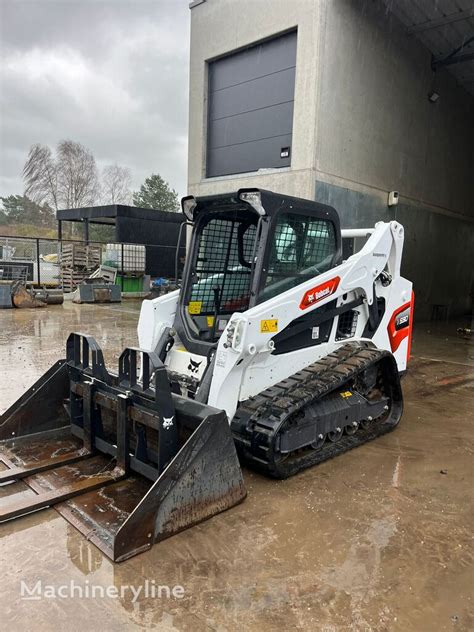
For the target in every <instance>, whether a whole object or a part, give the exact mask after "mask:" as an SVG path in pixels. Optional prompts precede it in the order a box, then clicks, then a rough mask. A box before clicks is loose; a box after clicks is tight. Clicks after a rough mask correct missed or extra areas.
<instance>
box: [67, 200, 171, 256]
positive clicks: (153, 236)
mask: <svg viewBox="0 0 474 632" xmlns="http://www.w3.org/2000/svg"><path fill="white" fill-rule="evenodd" d="M56 219H57V220H58V239H61V238H62V222H80V223H82V224H83V226H84V240H85V241H89V224H108V225H112V226H115V240H116V241H119V242H128V243H140V244H167V245H170V246H175V245H176V243H177V238H178V230H179V225H180V224H181V223H182V221H183V217H182V215H181V213H170V212H167V211H159V210H156V209H150V208H139V207H136V206H126V205H123V204H110V205H107V206H90V207H84V208H70V209H63V210H60V211H57V212H56ZM166 237H169V239H166Z"/></svg>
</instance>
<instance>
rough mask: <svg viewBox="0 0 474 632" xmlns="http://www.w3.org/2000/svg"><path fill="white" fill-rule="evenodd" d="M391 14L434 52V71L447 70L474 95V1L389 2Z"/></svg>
mask: <svg viewBox="0 0 474 632" xmlns="http://www.w3.org/2000/svg"><path fill="white" fill-rule="evenodd" d="M386 5H387V6H388V8H389V9H390V11H391V12H392V13H393V14H394V15H396V16H397V18H398V19H399V20H400V21H401V22H402V23H403V24H404V25H405V26H406V27H407V34H408V35H409V36H412V37H417V38H418V39H419V40H420V41H421V42H422V43H423V44H424V45H425V46H426V48H428V50H430V51H431V53H432V62H431V65H432V68H433V70H437V69H438V68H442V67H446V69H447V70H449V72H451V73H452V74H453V75H454V76H455V77H456V79H457V81H458V83H459V84H460V85H462V86H463V87H464V88H465V89H466V90H467V91H468V92H470V93H471V94H473V95H474V3H473V1H472V0H436V1H434V0H396V1H395V2H394V1H392V0H386Z"/></svg>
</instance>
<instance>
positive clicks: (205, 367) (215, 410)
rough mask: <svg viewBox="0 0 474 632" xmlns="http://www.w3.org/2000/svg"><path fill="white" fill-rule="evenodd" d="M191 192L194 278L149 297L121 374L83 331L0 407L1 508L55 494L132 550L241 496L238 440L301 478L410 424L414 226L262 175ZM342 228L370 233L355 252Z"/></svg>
mask: <svg viewBox="0 0 474 632" xmlns="http://www.w3.org/2000/svg"><path fill="white" fill-rule="evenodd" d="M182 204H183V211H184V214H185V216H186V218H187V225H188V226H192V235H191V241H190V245H189V249H188V256H187V259H186V264H185V269H184V273H183V282H182V287H181V289H180V290H177V291H174V292H171V293H169V294H166V295H164V296H161V297H159V298H157V299H154V300H150V301H144V302H143V305H142V309H141V313H140V320H139V324H138V337H139V345H140V346H139V348H128V349H125V350H124V351H123V353H122V355H121V357H120V359H119V367H118V371H117V372H116V373H113V372H111V371H110V372H109V371H108V370H107V368H106V366H105V364H104V359H103V355H102V351H101V349H100V348H99V346H98V345H97V343H96V342H95V340H94V339H93V338H91V337H89V336H87V335H84V334H78V333H74V334H71V335H70V336H69V339H68V342H67V353H66V359H65V360H60V361H58V362H57V363H56V364H55V365H54V366H53V367H51V369H50V370H49V371H48V372H47V373H46V374H45V375H44V376H43V377H42V378H41V379H40V380H38V382H37V383H36V384H35V385H34V386H33V387H32V388H30V389H29V391H27V392H26V393H25V394H24V395H23V396H22V397H21V398H20V399H19V400H18V401H17V402H16V403H15V404H13V406H11V407H10V409H9V410H7V411H6V412H5V413H4V414H3V415H2V417H1V418H0V459H1V461H2V462H3V464H4V466H5V467H4V470H3V471H1V472H0V483H4V485H2V486H1V488H0V489H1V492H2V496H3V498H2V500H3V503H2V504H1V507H0V521H4V520H9V519H13V518H16V517H19V516H21V515H23V514H25V513H29V512H31V511H35V510H38V509H41V508H43V507H47V506H54V507H55V508H56V509H57V511H59V513H60V514H62V515H63V516H64V517H65V518H66V519H67V520H69V521H70V522H71V523H72V524H73V525H75V526H76V527H77V528H78V529H79V530H80V531H81V532H82V533H83V534H84V535H86V537H87V538H88V539H89V540H91V541H92V542H94V543H95V544H96V545H97V546H98V547H99V548H100V549H101V550H102V551H103V552H104V553H105V554H106V555H108V556H109V557H110V558H111V559H113V560H114V561H121V560H124V559H126V558H128V557H131V556H133V555H135V554H137V553H140V552H141V551H144V550H146V549H148V548H150V547H151V546H152V544H153V543H154V542H156V541H159V540H161V539H163V538H166V537H168V536H170V535H172V534H174V533H176V532H178V531H180V530H182V529H185V528H187V527H189V526H191V525H193V524H196V523H197V522H200V521H202V520H204V519H206V518H209V517H210V516H212V515H214V514H216V513H218V512H220V511H223V510H225V509H227V508H229V507H231V506H233V505H235V504H237V503H238V502H240V501H241V500H243V498H244V497H245V488H244V484H243V479H242V473H241V469H240V465H239V461H238V458H237V453H239V454H240V455H241V458H242V460H243V461H245V462H247V463H249V464H250V465H251V466H254V467H256V468H258V469H259V470H261V471H263V472H265V473H267V474H269V475H270V476H273V477H278V478H285V477H287V476H291V475H293V474H295V473H297V472H299V471H301V470H302V469H304V468H307V467H309V466H311V465H314V464H316V463H319V462H321V461H324V460H326V459H328V458H332V457H334V456H336V455H338V454H340V453H342V452H345V451H346V450H349V449H351V448H353V447H356V446H358V445H361V444H363V443H365V442H367V441H369V440H372V439H374V438H376V437H378V436H380V435H382V434H384V433H386V432H388V431H390V430H393V429H394V428H395V426H396V425H397V424H398V422H399V420H400V417H401V414H402V406H403V401H402V393H401V388H400V378H399V373H400V372H403V371H404V370H405V368H406V364H407V360H408V358H409V355H410V339H411V328H412V321H413V292H412V285H411V283H410V282H409V281H407V280H406V279H404V278H402V277H401V276H400V263H401V257H402V248H403V227H402V226H401V225H400V224H398V223H397V222H395V221H392V222H389V223H383V222H379V223H378V224H376V226H375V227H374V228H372V229H367V230H365V229H357V230H343V231H341V229H340V225H339V218H338V215H337V213H336V211H335V210H334V209H333V208H331V207H329V206H325V205H323V204H318V203H316V202H312V201H308V200H303V199H298V198H292V197H288V196H285V195H279V194H276V193H271V192H269V191H263V190H257V189H242V190H240V191H238V192H237V193H234V194H226V195H219V196H212V197H202V198H198V199H194V198H193V197H187V198H184V199H183V202H182ZM183 226H184V225H183ZM343 238H347V239H348V240H352V241H353V240H354V239H357V240H359V241H364V242H365V243H363V245H362V247H361V248H360V250H359V251H358V252H356V253H354V254H349V255H348V256H347V258H346V259H345V260H344V259H343V254H342V253H343V249H342V239H343ZM341 467H344V463H343V461H341ZM20 481H23V482H25V483H26V484H27V486H28V487H29V488H30V490H33V492H34V493H33V492H30V495H28V496H25V495H24V492H23V493H22V494H21V495H20V497H19V498H18V494H17V493H15V492H17V491H18V484H19V482H20ZM7 483H9V485H6V484H7ZM10 483H11V484H10ZM9 489H11V490H12V493H11V494H9V493H8V490H9ZM23 489H24V488H23V487H22V490H23ZM4 492H5V493H4ZM5 501H6V502H5Z"/></svg>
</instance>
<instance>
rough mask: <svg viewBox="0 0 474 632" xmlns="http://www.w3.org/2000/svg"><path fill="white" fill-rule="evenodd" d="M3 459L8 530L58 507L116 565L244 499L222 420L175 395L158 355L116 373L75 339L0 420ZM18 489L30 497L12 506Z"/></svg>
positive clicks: (130, 355)
mask: <svg viewBox="0 0 474 632" xmlns="http://www.w3.org/2000/svg"><path fill="white" fill-rule="evenodd" d="M140 373H141V379H140V380H139V379H138V377H139V374H140ZM0 461H1V462H2V463H3V464H4V465H5V466H6V469H4V471H1V472H0V484H1V485H2V492H3V491H5V489H6V490H7V492H8V491H9V489H10V488H11V490H12V494H11V495H7V499H6V500H7V501H8V502H7V504H5V503H2V506H1V507H0V522H2V521H5V520H10V519H13V518H17V517H20V516H22V515H24V514H27V513H30V512H32V511H36V510H39V509H42V508H44V507H50V506H54V508H55V509H56V510H57V511H58V512H59V513H60V514H61V515H62V516H64V517H65V518H66V519H67V520H68V521H69V522H71V523H72V524H73V525H74V526H75V527H76V528H77V529H79V531H81V532H82V533H83V534H84V535H85V536H86V537H87V538H88V539H89V540H91V541H92V542H93V543H94V544H95V545H96V546H97V547H98V548H99V549H101V551H102V552H103V553H105V554H106V555H107V556H108V557H109V558H111V559H112V560H113V561H116V562H119V561H122V560H125V559H127V558H129V557H132V556H133V555H136V554H138V553H140V552H142V551H144V550H146V549H149V548H150V547H151V546H152V545H153V543H154V542H157V541H159V540H162V539H164V538H166V537H169V536H171V535H173V534H175V533H177V532H179V531H181V530H183V529H186V528H187V527H190V526H192V525H194V524H197V523H198V522H201V521H202V520H205V519H207V518H209V517H211V516H213V515H215V514H216V513H219V512H221V511H224V510H225V509H228V508H230V507H232V506H234V505H235V504H237V503H239V502H240V501H242V500H243V499H244V497H245V495H246V492H245V488H244V484H243V479H242V472H241V469H240V465H239V462H238V459H237V454H236V450H235V446H234V442H233V439H232V435H231V432H230V429H229V424H228V421H227V417H226V415H225V413H224V412H223V411H220V410H217V409H215V408H212V407H211V406H208V405H205V404H202V403H199V402H197V401H195V400H192V399H188V398H183V397H181V396H179V395H177V394H175V393H172V392H171V390H170V386H169V381H168V377H167V373H166V369H165V367H164V365H163V363H162V362H161V360H160V359H159V357H158V356H157V355H156V354H155V353H152V352H147V351H143V350H141V349H135V348H127V349H125V350H124V351H123V353H122V355H121V356H120V360H119V371H118V374H117V375H115V374H112V373H109V371H108V370H107V369H106V366H105V362H104V358H103V354H102V351H101V349H100V347H99V345H98V344H97V342H96V341H95V340H94V339H93V338H92V337H90V336H87V335H83V334H78V333H74V334H71V335H70V336H69V338H68V341H67V356H66V360H61V361H59V362H57V363H56V364H55V365H53V366H52V367H51V368H50V369H49V370H48V371H47V372H46V373H45V375H44V376H43V377H42V378H41V379H40V380H38V382H36V384H34V385H33V386H32V387H31V388H30V389H29V390H28V391H27V392H26V393H25V394H24V395H23V396H22V397H21V398H20V399H19V400H18V401H17V402H16V403H15V404H13V406H11V407H10V408H9V409H8V410H7V411H6V412H5V413H4V414H3V415H2V416H1V417H0ZM20 481H23V482H24V483H26V485H27V486H28V487H29V488H30V489H31V490H33V492H34V495H31V496H28V497H27V498H25V496H24V494H22V495H21V498H19V499H18V498H17V499H16V500H15V496H16V493H15V492H17V491H18V483H19V482H20ZM7 484H8V487H7Z"/></svg>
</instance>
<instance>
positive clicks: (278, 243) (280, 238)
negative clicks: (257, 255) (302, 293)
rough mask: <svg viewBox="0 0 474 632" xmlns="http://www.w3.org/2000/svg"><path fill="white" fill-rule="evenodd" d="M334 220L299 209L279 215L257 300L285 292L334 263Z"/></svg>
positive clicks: (335, 246)
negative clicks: (263, 280) (310, 215)
mask: <svg viewBox="0 0 474 632" xmlns="http://www.w3.org/2000/svg"><path fill="white" fill-rule="evenodd" d="M336 249H337V242H336V234H335V230H334V224H333V223H332V222H330V221H327V220H323V219H316V218H314V217H309V216H307V215H303V214H299V213H285V214H282V215H280V216H279V218H278V220H277V224H276V226H275V231H274V233H273V239H272V244H271V248H270V255H269V259H268V267H267V275H266V279H265V283H264V288H263V290H262V292H261V293H260V297H259V302H262V301H266V300H268V299H269V298H273V297H274V296H276V295H278V294H281V293H282V292H285V291H286V290H288V289H290V288H292V287H294V286H295V285H299V284H300V283H303V282H304V281H307V280H308V279H311V278H313V277H315V276H318V275H319V274H322V273H323V272H325V271H326V270H329V269H330V268H331V267H332V266H333V261H334V256H335V254H336Z"/></svg>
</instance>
